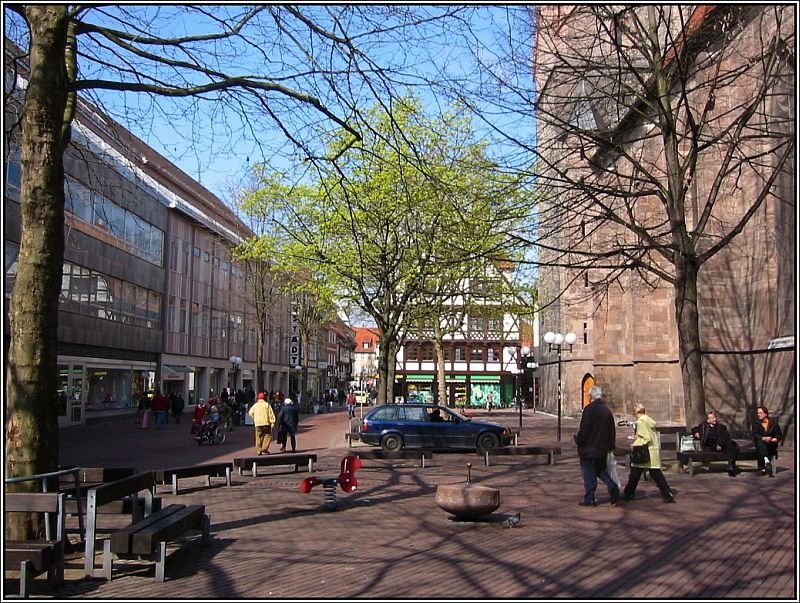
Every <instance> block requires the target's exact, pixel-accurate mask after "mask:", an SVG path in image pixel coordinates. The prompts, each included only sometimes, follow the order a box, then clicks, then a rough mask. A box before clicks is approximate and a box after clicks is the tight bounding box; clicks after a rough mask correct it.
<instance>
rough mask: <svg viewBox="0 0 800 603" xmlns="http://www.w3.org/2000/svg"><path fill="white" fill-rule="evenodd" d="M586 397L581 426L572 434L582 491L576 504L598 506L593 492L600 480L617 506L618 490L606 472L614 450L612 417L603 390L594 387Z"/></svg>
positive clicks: (615, 433)
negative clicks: (610, 454)
mask: <svg viewBox="0 0 800 603" xmlns="http://www.w3.org/2000/svg"><path fill="white" fill-rule="evenodd" d="M589 397H590V398H591V402H590V403H589V404H588V405H587V406H586V408H584V409H583V416H581V424H580V427H579V428H578V433H576V434H575V443H576V444H577V445H578V456H579V457H580V461H581V475H582V476H583V488H584V490H585V494H584V495H583V500H582V501H581V502H580V503H579V504H580V505H581V506H582V507H594V506H597V501H596V500H595V497H594V492H595V490H596V489H597V478H598V477H599V478H600V479H601V480H603V482H604V483H605V485H606V487H607V488H608V493H609V495H610V496H611V504H612V505H616V504H617V501H618V500H619V486H617V484H616V483H615V482H614V480H613V479H612V478H611V476H610V475H609V474H608V471H607V470H606V459H607V458H608V453H609V452H612V451H613V450H614V447H615V446H616V441H617V430H616V427H615V426H614V414H613V413H612V412H611V409H610V408H608V406H606V403H605V402H604V401H603V390H602V389H601V388H600V387H599V386H597V385H595V386H593V387H592V389H590V390H589Z"/></svg>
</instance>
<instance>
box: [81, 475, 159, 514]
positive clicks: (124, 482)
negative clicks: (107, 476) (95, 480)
mask: <svg viewBox="0 0 800 603" xmlns="http://www.w3.org/2000/svg"><path fill="white" fill-rule="evenodd" d="M154 486H155V475H154V474H153V472H152V471H144V472H143V473H137V474H136V475H131V476H130V477H124V478H122V479H118V480H116V481H113V482H109V483H107V484H103V485H102V486H97V487H96V488H92V489H91V491H92V492H94V493H95V495H94V496H95V502H96V504H97V506H98V507H101V506H103V505H104V504H106V503H108V502H111V501H113V500H117V499H119V498H124V497H126V496H128V495H129V494H132V493H134V492H141V491H142V490H150V491H152V489H153V487H154Z"/></svg>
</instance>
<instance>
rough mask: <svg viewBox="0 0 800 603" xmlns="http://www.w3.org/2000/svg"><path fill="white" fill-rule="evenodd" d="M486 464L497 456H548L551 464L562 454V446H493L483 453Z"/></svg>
mask: <svg viewBox="0 0 800 603" xmlns="http://www.w3.org/2000/svg"><path fill="white" fill-rule="evenodd" d="M479 454H483V460H484V463H485V465H486V466H487V467H488V466H489V459H490V458H491V457H496V456H516V455H527V456H539V455H544V456H547V462H548V464H550V465H555V464H556V458H555V457H556V455H560V454H561V448H560V447H547V446H502V447H500V448H492V449H490V450H485V451H483V452H482V453H479Z"/></svg>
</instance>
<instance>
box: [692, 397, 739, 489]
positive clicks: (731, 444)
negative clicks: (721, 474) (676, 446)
mask: <svg viewBox="0 0 800 603" xmlns="http://www.w3.org/2000/svg"><path fill="white" fill-rule="evenodd" d="M692 435H693V436H694V437H695V439H697V440H700V446H701V447H702V449H703V450H714V451H716V452H724V453H725V456H727V457H728V475H729V476H731V477H736V457H737V456H739V445H738V444H737V443H736V442H735V441H733V440H732V439H731V435H730V434H729V433H728V428H727V427H725V425H723V424H722V423H720V422H719V421H717V413H715V412H714V411H713V410H712V411H711V412H710V413H708V415H706V420H705V421H703V422H702V423H700V425H698V426H697V427H694V428H692Z"/></svg>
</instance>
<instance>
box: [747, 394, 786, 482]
mask: <svg viewBox="0 0 800 603" xmlns="http://www.w3.org/2000/svg"><path fill="white" fill-rule="evenodd" d="M756 414H757V415H758V420H757V421H754V422H753V443H754V444H755V446H756V452H758V474H759V475H766V474H767V472H768V471H767V470H768V469H773V468H772V467H770V461H769V459H770V458H772V457H777V456H778V442H780V441H781V440H782V439H783V432H781V427H780V425H778V422H777V421H773V420H772V419H770V417H769V411H768V410H767V407H766V406H759V407H758V410H757V411H756ZM769 476H770V477H775V473H774V472H773V471H771V470H770V471H769Z"/></svg>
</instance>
